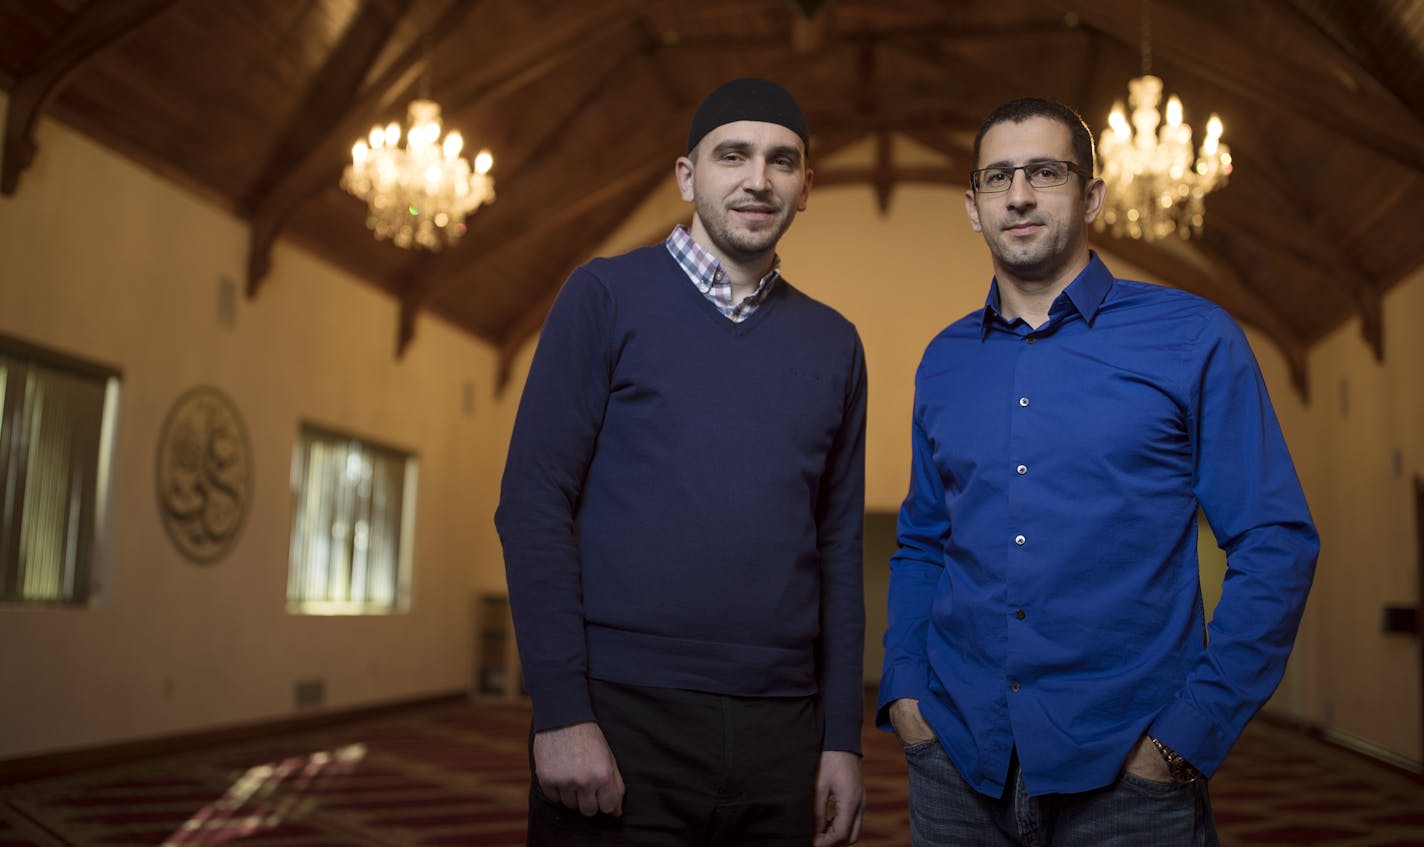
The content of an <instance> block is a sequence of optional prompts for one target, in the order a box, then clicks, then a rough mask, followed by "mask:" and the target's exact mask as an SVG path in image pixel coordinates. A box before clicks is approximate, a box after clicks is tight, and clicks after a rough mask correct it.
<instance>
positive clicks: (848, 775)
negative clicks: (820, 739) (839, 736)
mask: <svg viewBox="0 0 1424 847" xmlns="http://www.w3.org/2000/svg"><path fill="white" fill-rule="evenodd" d="M864 815H865V785H864V784H863V783H862V782H861V780H860V757H859V756H857V755H856V754H854V753H847V752H844V751H842V750H826V751H824V752H822V753H821V764H820V767H818V768H816V843H815V847H840V845H843V844H854V843H855V842H856V841H859V840H860V819H861V818H862V817H863V816H864Z"/></svg>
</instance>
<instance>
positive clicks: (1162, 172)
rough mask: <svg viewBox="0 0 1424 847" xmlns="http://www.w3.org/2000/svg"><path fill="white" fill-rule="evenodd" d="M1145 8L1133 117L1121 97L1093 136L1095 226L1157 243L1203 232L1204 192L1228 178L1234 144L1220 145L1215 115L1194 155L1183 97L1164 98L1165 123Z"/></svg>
mask: <svg viewBox="0 0 1424 847" xmlns="http://www.w3.org/2000/svg"><path fill="white" fill-rule="evenodd" d="M1142 9H1143V11H1142V76H1139V77H1137V78H1135V79H1133V80H1132V81H1130V82H1129V83H1128V84H1127V86H1128V93H1129V97H1128V99H1129V102H1130V103H1131V105H1132V123H1131V125H1129V124H1128V119H1127V117H1126V115H1125V114H1124V113H1123V107H1122V101H1121V100H1119V101H1117V102H1116V103H1114V104H1113V109H1112V114H1110V115H1109V116H1108V129H1105V130H1103V133H1102V135H1101V137H1100V138H1099V139H1098V158H1099V160H1100V162H1101V164H1102V178H1103V182H1104V183H1106V184H1107V196H1106V198H1105V199H1104V201H1103V211H1102V214H1100V215H1099V216H1098V219H1097V221H1095V222H1094V226H1095V227H1096V228H1097V230H1098V231H1099V232H1101V231H1103V230H1109V231H1111V232H1112V234H1113V235H1114V236H1117V237H1118V238H1122V237H1124V236H1126V237H1128V238H1137V239H1145V240H1147V241H1156V240H1157V239H1160V238H1166V237H1168V236H1170V235H1172V234H1174V233H1175V234H1176V235H1178V236H1180V237H1182V238H1184V239H1186V238H1191V237H1192V236H1193V235H1197V234H1200V233H1201V229H1202V220H1203V216H1204V212H1203V208H1202V198H1204V197H1205V196H1206V195H1208V194H1210V193H1211V192H1212V191H1215V190H1216V189H1218V188H1221V187H1222V186H1224V185H1225V184H1226V178H1227V176H1228V175H1229V174H1230V173H1231V150H1230V149H1229V148H1228V147H1227V146H1226V145H1225V144H1223V143H1221V131H1222V125H1221V118H1219V117H1217V116H1216V115H1212V116H1211V118H1210V119H1209V120H1208V121H1207V124H1206V137H1205V138H1203V139H1202V143H1201V147H1200V148H1199V149H1198V150H1197V151H1196V154H1195V157H1194V156H1193V151H1192V128H1191V126H1190V125H1188V124H1186V123H1184V122H1183V120H1182V101H1181V100H1179V99H1178V98H1177V96H1176V95H1173V96H1172V97H1170V98H1169V99H1168V100H1167V114H1166V119H1167V120H1166V123H1165V124H1163V122H1162V115H1161V114H1160V113H1159V112H1158V111H1157V103H1158V102H1159V101H1160V100H1161V99H1162V80H1161V79H1159V78H1158V77H1155V76H1153V75H1152V74H1151V73H1149V69H1150V65H1151V56H1152V51H1151V41H1150V40H1149V38H1148V20H1147V3H1146V2H1144V3H1143V4H1142ZM1134 130H1135V132H1134Z"/></svg>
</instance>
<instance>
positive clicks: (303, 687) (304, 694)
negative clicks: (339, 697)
mask: <svg viewBox="0 0 1424 847" xmlns="http://www.w3.org/2000/svg"><path fill="white" fill-rule="evenodd" d="M292 700H293V702H294V703H295V705H296V707H297V708H298V709H311V708H314V707H316V706H320V705H322V704H323V703H325V702H326V681H325V680H321V679H299V680H297V684H296V686H294V688H293V696H292Z"/></svg>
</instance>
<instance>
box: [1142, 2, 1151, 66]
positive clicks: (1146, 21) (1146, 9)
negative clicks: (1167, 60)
mask: <svg viewBox="0 0 1424 847" xmlns="http://www.w3.org/2000/svg"><path fill="white" fill-rule="evenodd" d="M1141 42H1142V52H1141V58H1142V75H1143V76H1151V74H1152V4H1151V2H1150V0H1142V38H1141Z"/></svg>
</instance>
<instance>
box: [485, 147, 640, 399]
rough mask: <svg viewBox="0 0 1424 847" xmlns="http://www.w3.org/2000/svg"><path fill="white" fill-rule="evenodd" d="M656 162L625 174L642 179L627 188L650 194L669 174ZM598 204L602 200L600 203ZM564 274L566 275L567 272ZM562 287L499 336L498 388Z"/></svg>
mask: <svg viewBox="0 0 1424 847" xmlns="http://www.w3.org/2000/svg"><path fill="white" fill-rule="evenodd" d="M653 164H658V163H656V162H649V163H648V166H646V167H644V168H642V169H639V170H636V171H631V172H629V173H628V174H627V175H626V176H625V177H624V180H626V181H628V182H632V181H633V180H634V179H635V178H637V179H640V180H641V181H640V182H638V183H636V184H634V185H632V186H631V187H630V186H628V185H625V186H624V190H625V192H632V191H635V190H636V191H638V192H641V193H642V194H647V193H648V192H650V191H652V190H653V189H654V188H656V187H657V184H658V183H659V182H661V181H662V180H663V179H665V178H666V175H665V174H663V173H662V172H661V170H662V169H661V168H653V167H651V166H652V165H653ZM624 180H620V181H624ZM597 205H603V204H602V203H599V204H597ZM589 211H592V209H584V210H583V213H584V214H586V213H588V212H589ZM574 220H577V217H570V218H569V219H567V220H565V221H563V222H562V223H561V225H560V226H559V227H558V229H561V228H563V227H564V226H567V225H568V224H569V223H571V222H572V221H574ZM555 231H556V228H554V227H550V228H548V229H547V230H546V231H544V233H543V235H542V237H543V238H548V237H549V235H550V234H551V233H553V232H555ZM665 237H667V232H666V230H664V231H663V232H660V233H653V235H652V238H651V239H650V240H649V243H655V241H656V239H658V238H665ZM501 252H504V251H501ZM570 272H572V269H570ZM565 276H567V274H566V275H565ZM562 288H563V281H562V280H560V281H559V282H558V283H557V284H555V285H554V286H552V287H550V288H549V289H548V290H547V291H545V292H544V294H543V295H541V296H540V297H539V299H538V300H537V301H536V302H535V303H534V304H533V305H531V306H530V307H529V308H527V309H525V310H524V313H523V314H521V315H520V316H519V318H518V319H517V320H516V321H515V322H514V323H513V324H512V325H511V326H510V328H509V330H508V331H507V332H506V333H505V335H504V337H503V338H502V339H501V340H500V342H499V364H498V369H497V373H496V377H495V386H496V390H499V389H502V388H504V386H505V385H506V384H507V383H508V382H509V372H510V367H511V365H512V364H513V361H514V357H515V356H516V355H518V353H519V348H520V347H521V346H523V344H524V342H525V341H528V340H529V339H530V338H532V337H533V336H534V334H535V333H537V332H538V331H539V329H540V327H542V326H543V325H544V318H545V317H547V316H548V314H549V308H550V307H551V306H553V305H554V298H555V297H558V296H559V291H560V290H561V289H562Z"/></svg>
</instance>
